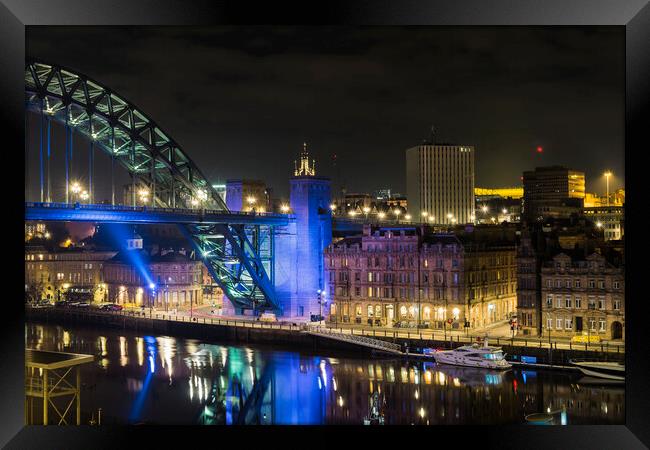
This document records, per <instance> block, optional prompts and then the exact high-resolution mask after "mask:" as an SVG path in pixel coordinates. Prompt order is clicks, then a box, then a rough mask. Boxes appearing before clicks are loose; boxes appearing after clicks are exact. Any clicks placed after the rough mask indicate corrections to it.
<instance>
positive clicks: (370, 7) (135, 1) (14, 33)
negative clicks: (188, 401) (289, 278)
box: [0, 0, 650, 449]
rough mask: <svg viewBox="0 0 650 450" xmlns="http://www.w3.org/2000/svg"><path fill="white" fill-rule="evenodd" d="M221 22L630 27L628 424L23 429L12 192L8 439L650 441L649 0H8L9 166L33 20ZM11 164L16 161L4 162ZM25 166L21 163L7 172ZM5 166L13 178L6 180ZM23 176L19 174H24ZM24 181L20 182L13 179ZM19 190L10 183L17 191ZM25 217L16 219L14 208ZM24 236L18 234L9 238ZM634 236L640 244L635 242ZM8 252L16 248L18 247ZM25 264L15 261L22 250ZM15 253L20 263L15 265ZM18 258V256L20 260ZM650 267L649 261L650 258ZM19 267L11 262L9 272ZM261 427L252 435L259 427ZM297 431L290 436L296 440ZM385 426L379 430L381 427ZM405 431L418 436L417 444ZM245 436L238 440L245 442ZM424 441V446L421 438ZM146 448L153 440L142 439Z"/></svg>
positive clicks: (590, 444)
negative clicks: (647, 282) (649, 290)
mask: <svg viewBox="0 0 650 450" xmlns="http://www.w3.org/2000/svg"><path fill="white" fill-rule="evenodd" d="M120 24H121V25H222V24H231V25H232V24H235V25H237V24H265V25H268V24H306V25H318V24H346V25H446V26H448V25H452V26H453V25H464V26H467V25H506V26H510V25H544V26H564V25H613V26H622V27H625V35H626V44H625V45H626V90H625V92H626V94H625V95H626V118H625V121H626V128H625V130H626V131H625V132H626V137H625V163H626V164H625V177H626V181H627V184H628V185H630V186H631V187H630V189H628V192H627V202H628V205H627V207H626V212H627V215H628V217H627V218H626V243H627V245H626V249H625V252H626V261H627V264H626V266H627V267H626V298H627V299H628V301H627V302H626V310H627V316H628V317H627V320H626V337H627V342H626V365H627V381H626V400H625V408H626V424H625V425H624V426H623V425H622V426H565V427H531V426H506V427H473V426H456V427H445V426H438V427H430V428H427V429H422V428H421V427H416V428H417V429H415V430H414V429H413V428H409V429H408V430H405V429H404V428H401V427H396V428H393V429H390V427H385V428H384V429H381V430H379V429H377V428H372V429H371V427H365V428H363V427H359V428H355V427H345V428H338V427H337V428H336V429H334V430H333V429H332V427H291V428H280V427H269V428H264V429H259V428H255V429H253V430H251V429H250V428H246V429H242V428H236V427H235V428H227V429H226V427H217V428H216V429H215V428H198V427H193V428H185V427H156V428H154V429H152V428H151V427H120V428H117V429H114V428H108V427H106V428H90V427H25V426H24V412H23V407H24V379H23V377H24V370H23V367H24V351H23V349H24V319H25V317H24V310H23V304H22V301H18V298H22V293H21V292H22V290H21V289H22V288H21V284H20V283H19V282H17V281H16V282H12V280H15V278H18V277H20V276H24V274H23V273H22V272H23V270H24V265H23V263H22V261H23V260H24V258H23V255H24V248H23V244H22V242H21V241H20V240H19V239H18V238H17V237H15V236H18V235H19V233H23V231H24V230H23V228H22V226H23V225H22V221H23V219H24V217H20V216H21V215H22V214H23V213H22V211H24V209H23V208H24V203H21V202H22V201H24V198H22V199H21V196H20V195H8V196H6V199H5V211H6V213H11V215H10V217H8V218H6V219H5V225H6V227H4V228H5V229H6V230H7V231H6V232H5V233H6V234H5V236H9V237H8V238H7V239H6V240H5V252H6V254H7V257H6V259H5V261H7V263H6V266H5V270H4V275H5V277H6V278H5V283H6V285H7V286H8V287H9V289H6V290H5V296H4V298H3V301H4V304H3V306H2V310H1V311H2V325H1V326H0V330H1V331H0V332H1V333H2V339H0V345H1V346H2V353H1V355H0V357H1V358H2V359H1V361H2V372H1V373H2V382H1V383H0V399H1V400H0V408H1V409H2V418H3V420H2V426H1V427H0V428H1V432H0V444H2V445H5V446H6V448H21V449H22V448H36V447H38V448H66V449H73V448H84V449H87V448H117V447H118V446H119V445H129V446H131V445H130V444H133V443H134V442H135V440H137V441H140V442H141V443H145V444H144V445H145V448H153V447H156V448H158V447H159V446H163V447H166V446H168V445H170V443H171V442H173V439H174V437H180V438H181V442H185V444H184V445H196V444H197V442H196V441H197V440H198V439H208V440H211V441H212V442H214V445H219V444H218V443H219V442H222V443H223V445H233V444H226V443H225V442H226V441H225V439H226V438H225V437H224V436H226V435H227V436H228V437H229V438H232V439H235V440H238V442H240V443H243V444H245V445H246V446H247V447H249V446H252V445H254V444H253V441H255V442H260V443H264V442H270V441H274V442H275V443H276V444H278V443H279V444H281V445H282V443H283V442H284V443H286V445H291V446H293V445H299V446H301V447H302V446H312V445H314V444H316V445H340V444H341V443H349V442H350V440H349V439H348V438H337V437H335V435H334V434H332V431H339V430H340V429H343V430H348V431H349V430H351V429H353V431H354V434H353V435H352V436H351V437H353V438H354V437H356V438H357V439H359V444H361V443H363V442H365V443H366V444H364V445H373V446H375V445H379V446H383V445H382V444H384V443H385V442H386V441H384V437H383V435H384V434H385V433H387V432H388V433H390V434H392V436H393V437H394V438H395V445H399V446H400V447H406V446H411V445H426V446H428V445H439V444H440V443H441V441H442V440H447V441H448V445H460V446H461V447H465V446H480V447H484V448H492V447H496V448H504V449H505V448H518V449H521V448H527V449H531V448H546V449H548V448H572V449H580V448H585V449H586V448H589V449H595V448H598V449H601V448H616V449H634V448H645V447H647V446H650V427H648V424H649V423H650V417H649V415H650V413H649V408H648V406H647V405H649V404H650V396H649V388H648V384H649V383H648V380H650V371H649V370H648V351H647V348H646V345H645V340H646V339H647V336H646V334H645V333H644V331H645V329H646V328H647V326H646V322H647V319H646V317H647V310H648V306H647V304H648V300H647V299H646V298H645V297H646V296H645V294H643V292H644V289H643V285H642V282H643V279H644V277H645V273H644V272H643V271H644V269H645V267H644V265H643V263H642V262H641V258H642V257H643V255H644V253H645V248H644V246H645V245H647V244H646V242H645V240H644V236H643V234H642V232H641V229H640V227H641V226H642V225H643V217H642V215H643V213H644V207H645V208H646V209H647V205H643V204H642V195H643V194H642V192H643V191H642V185H641V180H642V179H643V175H644V174H643V173H642V171H643V170H644V164H643V163H644V162H645V161H644V156H645V155H644V153H645V152H646V151H647V148H648V142H649V140H648V137H649V136H648V135H649V131H648V130H649V129H650V126H649V125H650V119H649V117H648V99H649V98H650V95H649V94H650V89H649V86H650V82H649V80H650V73H648V69H649V68H650V46H649V45H648V43H650V5H648V1H647V0H546V1H543V2H542V1H538V0H517V1H512V0H492V1H487V0H464V1H460V0H459V1H430V0H429V1H424V0H403V1H399V2H398V1H394V2H388V1H351V0H348V1H329V2H319V3H313V2H301V3H295V4H294V3H288V2H287V3H276V2H266V3H260V4H255V3H251V2H241V1H240V2H217V1H194V2H181V1H173V0H171V1H170V0H111V1H102V0H68V1H63V0H49V1H47V2H45V1H40V0H0V48H1V50H0V67H2V71H1V72H0V73H2V77H0V80H1V86H2V88H1V95H0V99H1V104H2V108H1V111H2V120H0V123H2V124H3V126H4V128H5V132H4V134H3V140H2V143H3V147H4V150H5V151H3V158H4V159H3V163H4V164H5V169H6V168H7V167H14V168H15V167H20V166H21V165H22V164H24V159H23V157H22V156H21V155H20V152H19V151H11V149H21V148H22V147H23V146H24V121H23V117H24V97H23V84H24V59H25V26H30V25H120ZM6 170H7V169H6ZM8 171H10V172H13V173H15V174H19V171H18V170H13V171H11V170H8ZM7 175H10V174H6V175H5V177H7ZM19 176H20V175H17V178H18V177H19ZM5 181H6V182H7V183H12V185H15V186H16V189H18V188H19V187H18V186H19V180H15V181H7V180H5ZM9 191H10V192H12V193H13V190H12V189H9ZM14 216H15V217H14ZM11 236H14V237H15V238H13V237H11ZM630 242H632V245H629V243H630ZM646 254H647V253H646ZM9 255H10V256H9ZM14 258H16V261H15V262H13V259H14ZM9 260H12V261H11V262H9ZM19 260H20V262H19ZM646 267H647V266H646ZM7 269H10V270H7ZM251 431H254V432H251ZM288 433H290V436H291V440H288V439H287V437H288V436H287V434H288ZM377 433H380V434H381V435H378V434H377ZM405 433H409V434H412V433H416V434H418V437H420V436H419V434H420V433H423V434H425V436H421V438H422V440H420V441H419V442H418V441H417V440H415V439H414V437H412V436H408V435H406V434H405ZM235 442H237V441H235ZM416 442H417V444H416ZM140 445H143V444H140Z"/></svg>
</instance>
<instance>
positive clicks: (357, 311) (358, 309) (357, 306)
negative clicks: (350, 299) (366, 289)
mask: <svg viewBox="0 0 650 450" xmlns="http://www.w3.org/2000/svg"><path fill="white" fill-rule="evenodd" d="M355 314H356V315H357V316H358V317H361V305H359V304H357V305H356V306H355Z"/></svg>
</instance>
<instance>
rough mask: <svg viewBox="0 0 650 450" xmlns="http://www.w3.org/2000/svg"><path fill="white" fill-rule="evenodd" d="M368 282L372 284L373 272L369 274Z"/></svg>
mask: <svg viewBox="0 0 650 450" xmlns="http://www.w3.org/2000/svg"><path fill="white" fill-rule="evenodd" d="M368 281H369V282H371V283H372V272H368Z"/></svg>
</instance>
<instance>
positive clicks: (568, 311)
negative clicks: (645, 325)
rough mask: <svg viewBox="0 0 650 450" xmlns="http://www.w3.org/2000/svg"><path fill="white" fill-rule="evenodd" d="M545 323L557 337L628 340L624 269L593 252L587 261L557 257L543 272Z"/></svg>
mask: <svg viewBox="0 0 650 450" xmlns="http://www.w3.org/2000/svg"><path fill="white" fill-rule="evenodd" d="M541 292H542V324H543V326H544V330H545V332H546V333H550V334H551V336H553V337H573V336H581V335H585V336H588V337H590V336H599V337H600V338H601V339H605V340H614V339H622V340H624V339H625V275H624V269H623V267H622V266H616V265H614V264H612V263H610V262H608V261H607V260H606V259H605V257H604V256H602V255H600V254H598V253H593V254H591V255H589V256H587V257H586V258H585V259H576V258H573V259H572V258H571V256H569V255H568V254H566V253H560V254H558V255H556V256H555V257H554V258H553V259H552V260H551V261H547V262H545V263H544V264H543V267H542V269H541Z"/></svg>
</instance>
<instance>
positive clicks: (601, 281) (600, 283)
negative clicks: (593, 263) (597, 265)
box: [598, 280, 605, 289]
mask: <svg viewBox="0 0 650 450" xmlns="http://www.w3.org/2000/svg"><path fill="white" fill-rule="evenodd" d="M598 288H599V289H605V282H604V281H603V280H600V281H598Z"/></svg>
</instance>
